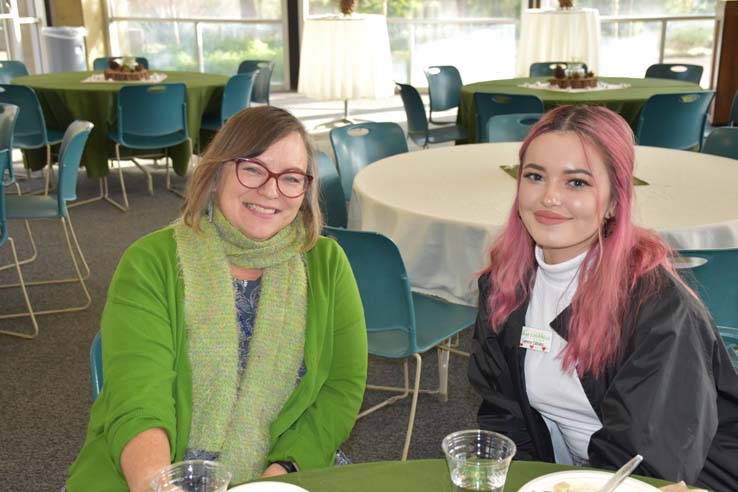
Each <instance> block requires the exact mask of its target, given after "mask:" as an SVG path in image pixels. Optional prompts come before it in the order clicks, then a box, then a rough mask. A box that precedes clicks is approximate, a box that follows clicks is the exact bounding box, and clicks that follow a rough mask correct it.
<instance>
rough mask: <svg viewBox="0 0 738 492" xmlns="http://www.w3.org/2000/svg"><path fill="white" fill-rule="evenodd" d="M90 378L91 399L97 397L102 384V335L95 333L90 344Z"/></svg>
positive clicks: (93, 399)
mask: <svg viewBox="0 0 738 492" xmlns="http://www.w3.org/2000/svg"><path fill="white" fill-rule="evenodd" d="M90 380H91V381H92V401H95V400H96V399H97V395H99V394H100V391H101V390H102V385H103V365H102V337H101V335H100V332H99V331H98V332H97V333H95V338H93V339H92V344H91V345H90Z"/></svg>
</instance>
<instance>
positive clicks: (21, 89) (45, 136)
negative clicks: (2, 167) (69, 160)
mask: <svg viewBox="0 0 738 492" xmlns="http://www.w3.org/2000/svg"><path fill="white" fill-rule="evenodd" d="M0 103H3V104H13V105H15V106H18V108H19V109H20V112H19V113H18V120H17V122H16V124H15V131H14V135H13V145H14V146H15V148H18V149H23V150H32V149H40V148H44V149H45V150H46V166H45V167H44V172H45V173H46V185H45V192H46V193H48V192H49V187H50V183H51V174H52V170H51V165H52V163H53V160H52V153H51V148H52V146H54V145H57V144H59V143H61V141H62V137H63V136H64V132H62V131H61V130H57V129H54V128H48V127H47V126H46V119H45V118H44V113H43V111H42V110H41V103H40V102H39V100H38V97H37V96H36V92H34V90H33V89H31V88H30V87H26V86H23V85H11V84H0ZM11 167H12V166H11Z"/></svg>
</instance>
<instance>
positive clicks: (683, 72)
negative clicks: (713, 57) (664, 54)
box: [646, 63, 703, 84]
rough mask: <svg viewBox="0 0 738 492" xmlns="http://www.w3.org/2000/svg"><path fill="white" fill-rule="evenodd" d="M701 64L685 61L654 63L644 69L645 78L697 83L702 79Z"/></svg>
mask: <svg viewBox="0 0 738 492" xmlns="http://www.w3.org/2000/svg"><path fill="white" fill-rule="evenodd" d="M702 70H703V69H702V66H700V65H689V64H686V63H656V64H654V65H651V66H650V67H648V68H647V69H646V78H647V79H671V80H683V81H685V82H692V83H693V84H699V83H700V79H702Z"/></svg>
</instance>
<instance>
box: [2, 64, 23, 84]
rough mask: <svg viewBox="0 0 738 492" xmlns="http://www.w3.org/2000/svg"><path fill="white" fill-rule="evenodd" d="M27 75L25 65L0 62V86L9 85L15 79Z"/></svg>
mask: <svg viewBox="0 0 738 492" xmlns="http://www.w3.org/2000/svg"><path fill="white" fill-rule="evenodd" d="M24 75H29V73H28V68H26V65H25V64H24V63H23V62H21V61H17V60H3V61H0V84H9V83H10V81H11V80H13V79H14V78H16V77H23V76H24Z"/></svg>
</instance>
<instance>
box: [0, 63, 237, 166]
mask: <svg viewBox="0 0 738 492" xmlns="http://www.w3.org/2000/svg"><path fill="white" fill-rule="evenodd" d="M94 73H99V72H61V73H48V74H40V75H28V76H25V77H18V78H15V79H13V81H12V83H13V84H18V85H25V86H28V87H31V88H32V89H33V90H34V91H35V92H36V94H37V95H38V98H39V101H40V103H41V108H42V110H43V113H44V118H45V119H46V126H47V127H48V128H57V129H60V130H64V129H66V127H67V126H68V125H69V124H70V123H71V122H72V121H74V120H87V121H90V122H92V123H93V124H94V125H95V127H94V128H93V129H92V132H91V133H90V137H89V139H88V141H87V146H86V147H85V151H84V154H83V155H82V160H81V164H82V165H84V166H85V168H86V170H87V176H89V177H91V178H101V177H104V176H107V175H108V173H109V170H108V158H110V157H113V156H114V155H115V152H114V150H113V149H114V147H113V143H112V141H110V140H109V139H108V132H109V131H110V130H111V129H113V128H114V127H115V125H116V124H117V117H118V110H117V104H118V103H117V98H118V91H120V89H121V87H123V86H124V85H127V83H125V82H83V80H85V79H88V78H89V77H90V76H91V75H92V74H94ZM156 73H161V74H165V75H166V78H165V79H164V80H162V81H161V83H163V84H171V83H184V84H185V85H186V86H187V96H186V98H187V101H186V102H187V120H188V131H189V135H190V138H191V139H192V141H193V145H195V144H196V143H197V141H198V138H199V132H200V121H201V119H202V115H203V114H204V113H205V112H211V111H216V110H217V109H218V108H220V103H221V97H222V94H223V88H224V87H225V84H226V82H228V77H227V76H225V75H216V74H207V73H200V72H177V71H160V70H157V71H156ZM149 83H153V82H149ZM128 84H131V83H128ZM148 153H150V151H149V152H148ZM169 155H170V156H171V157H172V160H173V168H174V171H175V172H176V173H177V174H179V175H180V176H184V175H185V174H186V173H187V166H188V163H189V159H190V148H189V145H187V144H186V143H185V144H182V145H179V146H177V147H174V148H172V149H169ZM25 156H26V161H27V163H28V165H29V167H30V168H31V169H33V170H38V169H41V168H43V166H44V165H45V163H46V156H45V153H44V152H43V149H41V150H40V151H26V153H25Z"/></svg>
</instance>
